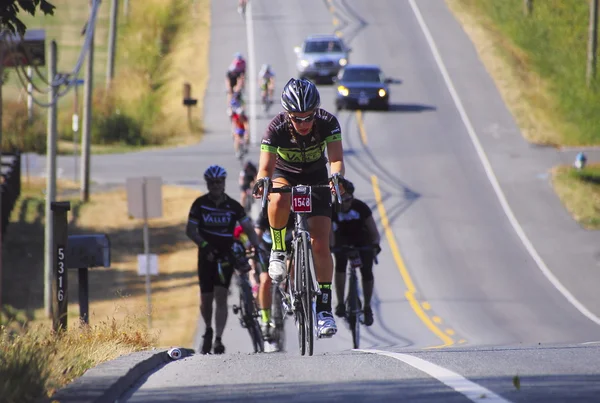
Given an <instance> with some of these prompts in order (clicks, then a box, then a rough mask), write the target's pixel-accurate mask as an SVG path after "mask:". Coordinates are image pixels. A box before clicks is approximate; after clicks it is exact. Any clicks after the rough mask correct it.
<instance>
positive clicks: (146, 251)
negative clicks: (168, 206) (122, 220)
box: [142, 177, 152, 329]
mask: <svg viewBox="0 0 600 403" xmlns="http://www.w3.org/2000/svg"><path fill="white" fill-rule="evenodd" d="M146 184H147V179H146V177H144V179H143V180H142V210H143V211H142V213H143V215H144V254H145V255H146V296H147V297H148V329H150V328H152V294H151V292H152V290H151V287H150V233H149V230H148V197H147V195H146V189H147V186H146Z"/></svg>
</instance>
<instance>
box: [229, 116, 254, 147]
mask: <svg viewBox="0 0 600 403" xmlns="http://www.w3.org/2000/svg"><path fill="white" fill-rule="evenodd" d="M249 131H250V123H249V121H248V117H247V116H246V113H245V111H244V108H242V107H241V106H239V107H237V108H236V109H235V110H234V111H233V114H232V115H231V132H232V135H233V149H234V150H235V156H236V157H237V158H241V157H243V154H245V150H246V148H245V146H247V145H248V144H249V143H250V133H249Z"/></svg>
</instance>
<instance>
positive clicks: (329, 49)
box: [294, 35, 351, 80]
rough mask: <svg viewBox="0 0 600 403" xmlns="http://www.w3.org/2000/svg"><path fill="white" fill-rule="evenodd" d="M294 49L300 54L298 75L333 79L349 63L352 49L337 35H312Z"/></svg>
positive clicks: (314, 78) (297, 64) (297, 63)
mask: <svg viewBox="0 0 600 403" xmlns="http://www.w3.org/2000/svg"><path fill="white" fill-rule="evenodd" d="M294 51H295V52H296V55H297V56H298V60H297V61H296V68H297V70H298V77H300V78H310V79H313V80H318V79H320V78H322V79H328V80H331V78H332V77H335V76H336V75H337V74H338V73H339V71H340V69H341V68H342V67H344V66H345V65H346V64H348V54H349V53H350V51H351V49H350V48H348V47H347V46H346V44H345V43H344V41H343V40H342V39H341V38H339V37H337V36H335V35H311V36H309V37H307V38H306V39H305V40H304V43H303V44H302V46H296V47H295V48H294Z"/></svg>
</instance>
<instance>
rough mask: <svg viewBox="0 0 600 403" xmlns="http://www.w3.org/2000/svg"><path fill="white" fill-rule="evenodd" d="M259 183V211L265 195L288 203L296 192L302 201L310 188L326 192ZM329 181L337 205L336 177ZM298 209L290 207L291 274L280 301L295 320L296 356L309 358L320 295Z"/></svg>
mask: <svg viewBox="0 0 600 403" xmlns="http://www.w3.org/2000/svg"><path fill="white" fill-rule="evenodd" d="M263 180H264V181H263V185H264V184H265V183H266V186H265V187H264V188H263V199H262V207H263V209H264V208H265V206H266V200H267V195H268V193H269V191H271V192H273V193H288V192H291V193H292V199H293V198H294V197H293V196H294V193H295V192H299V193H300V194H301V195H303V196H304V197H305V198H307V199H310V198H311V197H312V193H311V190H312V188H316V187H327V188H329V186H328V185H313V186H307V185H296V186H284V187H281V188H276V189H271V182H270V178H263ZM332 181H333V182H334V186H335V190H336V195H337V198H338V203H341V198H340V192H339V185H338V181H337V177H334V178H333V179H332ZM294 203H295V202H292V204H294ZM311 203H312V202H311ZM298 209H299V206H298V208H296V210H294V207H293V206H292V211H293V214H295V225H294V230H293V240H292V264H291V265H290V271H292V270H293V273H290V275H289V276H287V285H288V287H287V293H285V295H283V300H286V298H289V301H290V304H291V307H292V311H293V313H294V317H295V319H296V325H297V328H298V342H299V343H298V344H299V347H300V354H301V355H304V354H305V353H306V352H308V355H312V354H313V348H314V339H315V336H318V334H317V326H316V322H317V320H316V298H317V296H319V295H320V294H321V290H320V289H319V283H318V282H317V277H316V272H315V265H314V260H313V255H312V246H311V237H310V233H309V230H308V214H307V212H301V211H298ZM282 293H283V291H282Z"/></svg>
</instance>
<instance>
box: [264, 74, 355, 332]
mask: <svg viewBox="0 0 600 403" xmlns="http://www.w3.org/2000/svg"><path fill="white" fill-rule="evenodd" d="M320 103H321V101H320V96H319V91H318V90H317V87H316V86H315V85H314V84H313V83H312V82H310V81H308V80H304V79H299V80H297V79H294V78H292V79H290V80H289V81H288V83H287V84H286V85H285V87H284V88H283V93H282V95H281V105H282V106H283V109H284V112H281V113H279V114H278V115H277V116H275V118H273V120H272V121H271V123H270V124H269V127H268V129H267V132H266V134H265V136H264V138H263V140H262V143H261V153H260V162H259V168H258V176H257V177H258V178H264V177H270V178H272V179H273V187H281V186H283V185H297V184H302V185H316V184H326V183H327V182H328V180H329V177H328V173H327V162H328V158H329V166H330V170H331V174H332V175H336V176H340V177H341V176H342V175H343V174H344V160H343V155H344V154H343V148H342V134H341V129H340V125H339V123H338V120H337V118H336V117H335V116H333V115H332V114H331V113H329V112H327V111H325V110H323V109H320V108H319V105H320ZM325 148H327V157H328V158H327V157H325ZM260 185H262V182H260V181H257V186H255V189H256V192H255V195H256V197H260V194H262V188H261V187H260ZM290 203H291V195H290V194H289V193H272V194H271V195H270V203H269V223H270V225H271V236H272V238H273V249H272V251H271V257H270V261H269V276H270V277H271V278H272V279H273V280H275V281H282V280H283V279H285V277H286V275H287V268H286V264H285V262H286V258H287V254H286V246H285V242H284V241H283V240H284V239H285V234H286V224H287V222H288V217H289V214H290ZM308 225H309V231H310V235H311V237H312V248H313V257H314V263H315V271H316V276H317V281H318V282H319V287H320V289H321V295H320V296H319V297H318V298H317V306H316V310H317V327H318V332H319V337H331V336H333V335H334V334H335V333H336V332H337V327H336V324H335V320H334V318H333V315H332V314H331V280H332V277H333V261H332V258H331V253H330V250H329V232H330V229H331V193H330V191H329V190H328V189H315V190H314V191H313V201H312V213H310V217H309V219H308Z"/></svg>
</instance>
